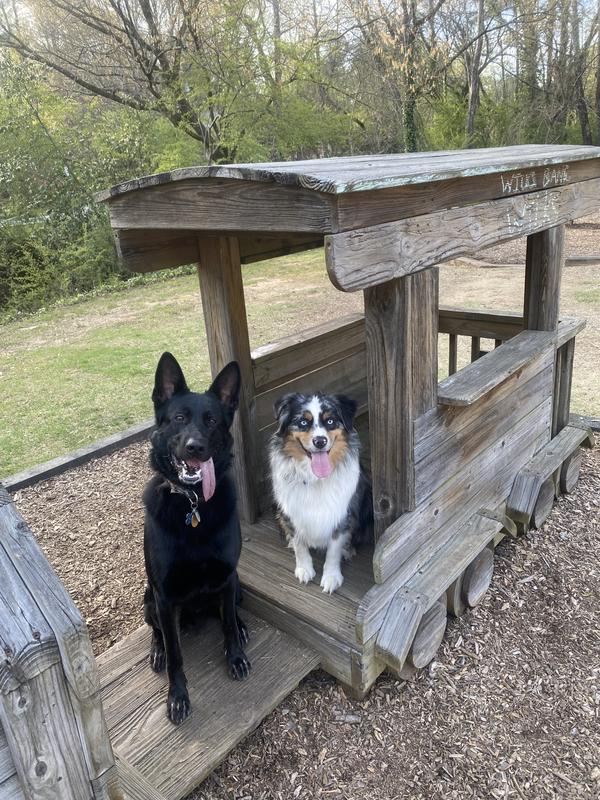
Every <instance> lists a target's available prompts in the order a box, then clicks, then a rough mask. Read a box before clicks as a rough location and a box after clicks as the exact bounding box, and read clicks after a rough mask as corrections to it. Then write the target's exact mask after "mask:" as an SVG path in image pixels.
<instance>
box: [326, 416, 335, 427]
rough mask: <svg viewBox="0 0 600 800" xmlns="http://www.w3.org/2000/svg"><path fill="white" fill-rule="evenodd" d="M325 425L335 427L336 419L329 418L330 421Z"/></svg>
mask: <svg viewBox="0 0 600 800" xmlns="http://www.w3.org/2000/svg"><path fill="white" fill-rule="evenodd" d="M325 425H327V427H328V428H333V427H334V426H335V420H334V418H333V417H329V419H328V420H327V422H326V423H325Z"/></svg>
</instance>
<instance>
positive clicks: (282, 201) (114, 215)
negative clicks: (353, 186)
mask: <svg viewBox="0 0 600 800" xmlns="http://www.w3.org/2000/svg"><path fill="white" fill-rule="evenodd" d="M108 210H109V215H110V222H111V225H112V227H113V229H115V230H116V229H119V228H124V229H128V230H135V229H144V230H147V229H151V230H169V229H171V228H175V229H177V230H191V231H206V232H207V233H214V232H216V231H227V232H229V233H233V232H238V231H239V232H249V231H258V232H282V233H290V232H291V233H294V232H315V233H319V234H320V233H323V232H325V231H328V230H331V229H332V225H333V223H332V200H331V198H329V197H327V195H323V194H319V193H317V192H312V191H310V190H308V189H303V188H301V187H298V188H295V187H289V186H281V185H275V184H268V183H256V182H253V181H245V180H234V181H231V180H220V179H214V178H189V179H187V180H185V181H180V182H174V183H166V184H163V185H158V186H150V187H147V188H146V189H145V190H144V191H143V192H134V193H130V192H126V193H125V194H121V195H119V196H118V197H113V198H112V199H111V201H110V203H109V206H108Z"/></svg>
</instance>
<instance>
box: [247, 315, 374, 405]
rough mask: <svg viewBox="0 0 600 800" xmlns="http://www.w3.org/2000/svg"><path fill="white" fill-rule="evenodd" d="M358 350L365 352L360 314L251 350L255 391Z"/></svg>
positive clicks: (276, 384) (363, 330)
mask: <svg viewBox="0 0 600 800" xmlns="http://www.w3.org/2000/svg"><path fill="white" fill-rule="evenodd" d="M358 351H362V352H365V319H364V315H363V314H348V315H346V316H344V317H341V318H340V319H334V320H329V321H328V322H324V323H322V324H321V325H316V326H314V327H312V328H308V329H306V330H304V331H300V332H299V333H295V334H292V335H291V336H286V337H284V338H282V339H280V340H279V341H277V342H271V343H270V344H265V345H263V346H262V347H257V348H256V349H255V350H253V351H252V366H253V368H254V383H255V386H256V391H257V392H264V391H266V390H267V389H271V388H273V387H274V386H279V385H281V384H282V383H286V382H287V381H288V380H291V379H292V378H295V377H297V376H299V375H303V374H304V373H305V372H310V371H312V370H314V369H316V368H317V367H319V366H322V365H323V364H327V363H330V362H332V361H336V360H338V359H339V357H340V356H345V355H349V354H350V353H354V352H358Z"/></svg>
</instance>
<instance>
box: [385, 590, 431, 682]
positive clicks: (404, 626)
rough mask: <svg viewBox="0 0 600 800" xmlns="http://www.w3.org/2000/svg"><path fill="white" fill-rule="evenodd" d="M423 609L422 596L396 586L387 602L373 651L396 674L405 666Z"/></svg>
mask: <svg viewBox="0 0 600 800" xmlns="http://www.w3.org/2000/svg"><path fill="white" fill-rule="evenodd" d="M423 612H424V608H423V600H422V598H420V597H419V596H418V595H417V594H414V593H412V592H409V591H407V590H405V589H399V590H398V591H397V592H396V594H395V595H394V597H393V599H392V602H391V603H390V605H389V608H388V611H387V614H386V615H385V619H384V621H383V624H382V626H381V628H380V630H379V633H378V634H377V644H376V651H377V654H378V656H379V658H380V659H381V660H382V661H384V662H385V664H386V665H387V666H388V668H389V669H391V670H392V672H394V673H395V674H396V675H398V674H399V672H400V671H401V669H402V667H403V666H404V662H405V661H406V657H407V655H408V652H409V650H410V647H411V644H412V641H413V639H414V637H415V634H416V632H417V629H418V627H419V623H420V622H421V619H422V618H423Z"/></svg>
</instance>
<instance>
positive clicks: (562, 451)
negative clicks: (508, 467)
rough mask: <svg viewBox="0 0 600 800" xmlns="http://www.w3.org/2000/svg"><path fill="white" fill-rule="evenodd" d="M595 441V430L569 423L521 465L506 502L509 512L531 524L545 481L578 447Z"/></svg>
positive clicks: (518, 521) (514, 518) (510, 514)
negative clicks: (527, 462) (593, 435)
mask: <svg viewBox="0 0 600 800" xmlns="http://www.w3.org/2000/svg"><path fill="white" fill-rule="evenodd" d="M590 438H591V439H592V441H593V437H592V434H591V431H589V429H588V430H586V429H585V428H579V427H574V426H572V425H567V426H566V427H564V428H563V429H562V431H561V432H560V433H559V434H558V435H557V436H555V437H554V439H552V441H550V442H549V443H548V444H547V445H546V446H545V447H543V448H542V449H541V450H540V452H539V453H537V455H536V456H535V458H534V459H532V461H531V462H530V463H529V464H527V465H526V466H524V467H523V469H520V470H519V471H518V472H517V474H516V477H515V480H514V483H513V486H512V489H511V491H510V495H509V498H508V501H507V504H506V513H507V514H508V515H509V516H510V517H511V518H512V519H513V520H515V522H517V523H520V524H521V525H525V526H527V525H529V522H530V520H531V515H532V514H533V509H534V506H535V503H536V501H537V498H538V494H539V491H540V489H541V486H542V484H543V483H544V481H545V480H547V479H548V478H549V477H550V476H551V475H552V474H553V473H554V472H555V471H556V470H557V469H558V468H559V467H560V466H561V464H562V463H563V461H564V460H565V459H566V458H568V457H569V456H570V455H571V454H572V453H574V452H575V450H577V448H578V447H579V446H580V445H581V444H583V443H585V442H589V440H590Z"/></svg>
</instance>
